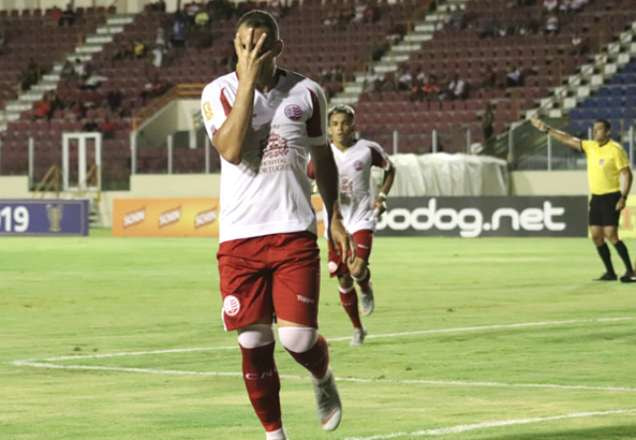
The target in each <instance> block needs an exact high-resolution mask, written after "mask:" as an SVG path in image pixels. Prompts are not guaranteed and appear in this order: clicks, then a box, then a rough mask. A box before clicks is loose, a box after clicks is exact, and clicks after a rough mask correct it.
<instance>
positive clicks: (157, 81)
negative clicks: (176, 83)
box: [139, 72, 170, 105]
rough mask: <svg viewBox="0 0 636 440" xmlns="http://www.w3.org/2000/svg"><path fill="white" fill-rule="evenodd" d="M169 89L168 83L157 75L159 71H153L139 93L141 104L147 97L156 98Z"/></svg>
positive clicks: (144, 102)
mask: <svg viewBox="0 0 636 440" xmlns="http://www.w3.org/2000/svg"><path fill="white" fill-rule="evenodd" d="M169 89H170V84H168V83H167V82H165V81H163V80H162V79H161V78H160V77H159V72H155V73H154V75H152V77H150V78H149V79H148V81H147V82H146V84H144V89H143V90H142V92H141V93H140V95H139V96H140V97H141V101H142V104H144V105H145V104H146V101H147V100H148V99H152V98H156V97H157V96H161V95H163V94H164V93H166V92H167V91H168V90H169Z"/></svg>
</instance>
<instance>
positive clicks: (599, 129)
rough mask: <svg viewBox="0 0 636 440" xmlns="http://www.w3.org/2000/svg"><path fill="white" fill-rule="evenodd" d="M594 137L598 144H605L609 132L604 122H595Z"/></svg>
mask: <svg viewBox="0 0 636 440" xmlns="http://www.w3.org/2000/svg"><path fill="white" fill-rule="evenodd" d="M592 135H593V136H594V140H595V141H597V142H604V141H606V140H607V139H608V137H609V130H608V129H607V128H605V124H603V123H602V122H595V123H594V125H593V127H592Z"/></svg>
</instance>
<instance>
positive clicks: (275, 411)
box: [241, 342, 282, 431]
mask: <svg viewBox="0 0 636 440" xmlns="http://www.w3.org/2000/svg"><path fill="white" fill-rule="evenodd" d="M241 354H242V355H243V381H244V382H245V388H246V389H247V394H248V396H249V397H250V401H251V402H252V406H253V407H254V411H255V412H256V415H257V416H258V418H259V419H260V421H261V423H262V425H263V427H264V428H265V430H266V431H275V430H277V429H280V428H281V427H282V423H281V416H280V398H279V391H280V380H279V378H278V371H277V370H276V363H275V362H274V343H273V342H272V343H271V344H268V345H265V346H263V347H257V348H243V347H241Z"/></svg>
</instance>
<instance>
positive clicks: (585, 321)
mask: <svg viewBox="0 0 636 440" xmlns="http://www.w3.org/2000/svg"><path fill="white" fill-rule="evenodd" d="M634 319H636V318H635V317H633V316H622V317H617V318H593V319H569V320H566V321H538V322H519V323H516V324H494V325H477V326H472V327H452V328H440V329H431V330H416V331H412V332H397V333H381V334H377V335H374V334H370V335H368V336H367V337H366V339H381V338H400V337H407V336H422V335H437V334H444V333H473V332H482V331H490V330H509V329H512V330H514V329H523V328H535V327H557V326H562V325H575V324H598V323H604V322H622V321H633V320H634ZM327 340H328V341H329V342H338V341H350V340H351V336H341V337H337V338H327Z"/></svg>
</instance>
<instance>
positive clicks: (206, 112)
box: [203, 101, 214, 121]
mask: <svg viewBox="0 0 636 440" xmlns="http://www.w3.org/2000/svg"><path fill="white" fill-rule="evenodd" d="M203 116H205V120H206V121H209V120H211V119H212V116H214V113H213V112H212V104H211V103H210V101H206V102H204V103H203Z"/></svg>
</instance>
